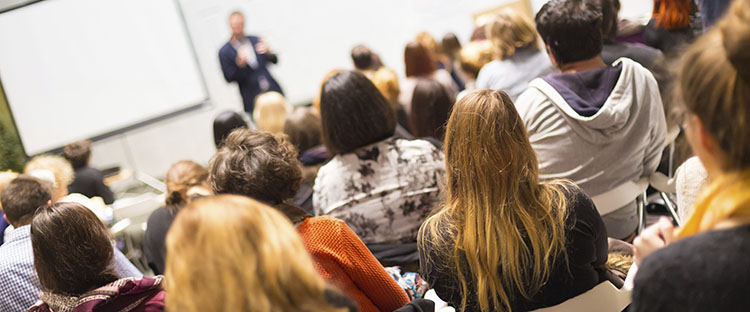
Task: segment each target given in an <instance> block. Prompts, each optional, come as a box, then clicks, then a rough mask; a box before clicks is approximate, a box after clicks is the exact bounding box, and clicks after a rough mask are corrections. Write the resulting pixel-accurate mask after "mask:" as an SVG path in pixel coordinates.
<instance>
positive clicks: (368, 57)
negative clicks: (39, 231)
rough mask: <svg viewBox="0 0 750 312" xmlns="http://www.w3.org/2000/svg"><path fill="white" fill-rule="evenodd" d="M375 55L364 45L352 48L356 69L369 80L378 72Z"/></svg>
mask: <svg viewBox="0 0 750 312" xmlns="http://www.w3.org/2000/svg"><path fill="white" fill-rule="evenodd" d="M374 60H375V59H374V55H373V53H372V51H370V49H369V48H367V47H366V46H364V45H361V44H359V45H357V46H355V47H354V48H352V62H353V63H354V69H356V70H358V71H359V72H361V73H362V74H364V75H365V76H367V77H368V78H370V77H371V76H372V73H373V72H374V71H375V70H376V68H375V66H374V65H375V62H374Z"/></svg>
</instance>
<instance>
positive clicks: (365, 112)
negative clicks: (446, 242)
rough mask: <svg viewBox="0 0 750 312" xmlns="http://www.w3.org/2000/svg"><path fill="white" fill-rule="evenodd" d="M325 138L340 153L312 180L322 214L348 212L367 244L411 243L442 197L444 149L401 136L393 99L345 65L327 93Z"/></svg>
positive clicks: (346, 217)
mask: <svg viewBox="0 0 750 312" xmlns="http://www.w3.org/2000/svg"><path fill="white" fill-rule="evenodd" d="M320 109H321V118H322V121H323V142H324V144H325V145H326V147H327V148H328V151H329V152H330V153H331V154H332V155H335V156H333V159H331V161H329V162H328V163H327V164H325V165H324V166H323V167H321V168H320V170H319V171H318V177H317V178H316V179H315V186H314V187H313V206H314V209H315V213H316V214H318V215H322V214H327V215H331V216H334V217H337V218H341V219H343V220H344V221H346V223H347V224H348V225H349V226H350V227H351V228H352V229H353V230H354V232H355V233H357V235H358V236H359V237H360V238H361V239H362V240H363V241H364V242H365V243H367V244H396V243H409V242H414V241H415V240H416V234H417V230H418V229H419V224H421V223H422V221H423V220H424V219H425V218H426V217H427V215H429V213H430V212H431V211H432V209H433V208H434V207H435V206H436V205H437V204H438V202H439V201H440V192H441V189H442V187H443V185H441V183H442V180H443V176H444V174H445V164H444V162H443V153H442V152H441V151H440V150H439V149H438V148H436V147H435V146H434V145H433V144H431V143H430V142H427V141H423V140H411V141H409V140H404V139H398V138H394V137H392V136H393V133H394V128H395V124H396V122H395V118H394V115H393V111H392V110H391V108H390V105H389V104H388V101H387V100H386V99H385V98H384V97H383V95H382V94H380V92H378V89H377V88H375V86H374V85H373V84H372V83H371V82H370V81H369V80H368V79H367V78H366V77H365V76H363V75H362V74H360V73H358V72H352V71H341V72H339V73H337V74H335V75H333V77H331V78H330V79H328V81H326V83H325V84H324V85H323V89H322V95H321V105H320Z"/></svg>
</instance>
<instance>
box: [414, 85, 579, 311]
mask: <svg viewBox="0 0 750 312" xmlns="http://www.w3.org/2000/svg"><path fill="white" fill-rule="evenodd" d="M443 147H444V149H445V161H446V172H447V177H446V178H447V183H446V185H447V191H448V192H447V196H446V203H445V207H444V208H443V209H442V210H440V211H439V212H438V213H436V214H435V215H433V216H432V217H430V218H428V219H427V221H425V223H424V225H423V226H422V228H421V229H420V235H419V244H420V245H422V246H424V245H425V241H424V237H425V235H427V237H431V238H432V239H433V241H432V242H431V244H433V246H436V248H437V249H438V253H439V254H441V255H442V258H443V259H444V260H443V261H445V260H448V261H449V265H451V266H452V267H454V268H455V270H456V272H470V274H471V278H468V277H466V276H464V275H463V274H462V273H456V274H457V276H458V279H459V285H460V287H461V291H462V293H464V294H472V295H471V296H476V297H475V298H469V299H472V300H473V301H475V302H478V303H479V306H480V307H481V310H483V311H489V310H496V309H497V310H499V309H502V310H510V302H511V301H515V300H522V299H526V300H530V299H531V298H532V297H533V296H534V295H535V294H536V292H538V291H539V289H540V288H541V286H542V285H544V283H546V281H547V280H548V278H549V276H550V273H551V271H552V269H553V268H554V265H555V261H557V258H558V255H560V254H561V253H562V251H563V250H564V249H565V233H564V218H565V213H564V211H565V197H564V196H563V195H562V190H561V188H559V187H557V184H556V183H552V184H551V185H540V184H539V178H538V167H537V162H536V156H535V154H534V150H533V149H532V148H531V144H530V143H529V140H528V138H527V134H526V130H525V127H524V124H523V121H522V120H521V118H520V116H519V115H518V113H517V112H516V109H515V106H514V105H513V102H512V101H511V100H510V98H509V97H508V95H507V94H505V93H504V92H502V91H493V90H487V89H482V90H475V91H472V92H470V93H469V94H467V95H466V96H464V97H463V98H461V100H459V101H458V102H457V103H456V104H455V105H454V107H453V112H452V114H451V117H450V120H449V121H448V126H447V130H446V134H445V143H444V145H443ZM444 233H452V236H453V237H452V239H451V240H448V239H446V238H445V234H444ZM465 250H477V251H478V252H462V251H465ZM461 257H464V258H465V260H462V259H461ZM428 261H429V260H428ZM467 264H468V267H467ZM498 268H499V270H500V272H499V273H500V274H498ZM469 280H473V281H474V282H475V283H471V284H470V283H469V282H468V281H469ZM466 297H467V296H464V298H463V301H462V306H464V305H465V304H466V300H467V298H466Z"/></svg>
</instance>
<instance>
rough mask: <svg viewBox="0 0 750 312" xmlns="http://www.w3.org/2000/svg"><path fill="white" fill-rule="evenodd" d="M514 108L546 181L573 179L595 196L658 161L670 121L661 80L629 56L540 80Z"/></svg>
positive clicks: (650, 169) (634, 177) (650, 171)
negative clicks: (659, 83) (663, 99)
mask: <svg viewBox="0 0 750 312" xmlns="http://www.w3.org/2000/svg"><path fill="white" fill-rule="evenodd" d="M516 109H517V110H518V113H519V114H520V116H521V118H522V119H523V120H524V123H525V125H526V130H527V131H528V134H529V140H530V141H531V145H532V147H533V148H534V150H535V151H536V154H537V158H538V160H539V169H540V176H541V178H542V179H543V180H549V179H570V180H572V181H573V182H575V183H576V184H577V185H578V186H580V187H581V189H583V191H584V192H585V193H586V194H588V195H589V196H592V197H593V196H597V195H600V194H602V193H605V192H607V191H609V190H611V189H614V188H615V187H617V186H620V185H621V184H623V183H625V182H628V181H637V180H639V179H640V178H642V177H648V176H650V175H651V174H653V173H654V172H655V171H656V167H657V166H658V164H659V161H660V160H661V154H662V150H663V148H664V141H665V137H666V133H667V124H666V120H665V117H664V108H663V106H662V102H661V97H660V96H659V87H658V85H657V83H656V80H655V79H654V77H653V75H652V74H651V72H650V71H649V70H647V69H645V68H644V67H643V66H641V65H640V64H638V63H636V62H635V61H633V60H631V59H628V58H621V59H618V60H617V61H615V62H614V63H613V65H612V66H608V67H605V68H599V69H591V70H586V71H582V72H578V73H555V74H551V75H548V76H545V77H543V78H538V79H535V80H533V81H531V82H530V83H529V88H528V89H527V90H526V91H524V93H523V94H521V95H520V96H519V98H518V100H517V101H516ZM600 213H602V214H605V213H607V212H602V211H600Z"/></svg>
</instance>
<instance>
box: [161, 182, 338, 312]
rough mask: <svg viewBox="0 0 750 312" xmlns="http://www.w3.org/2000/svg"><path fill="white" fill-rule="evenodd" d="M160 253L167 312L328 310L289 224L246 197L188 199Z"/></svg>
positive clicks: (322, 284)
mask: <svg viewBox="0 0 750 312" xmlns="http://www.w3.org/2000/svg"><path fill="white" fill-rule="evenodd" d="M167 254H168V255H169V257H167V266H166V274H165V275H166V277H167V282H166V290H167V292H168V293H169V296H167V299H166V306H167V309H168V310H170V311H187V312H193V311H333V310H334V309H333V308H332V307H331V306H329V305H328V304H327V303H326V302H325V298H324V291H325V282H324V281H323V279H322V278H321V277H320V276H318V273H317V272H316V271H315V268H314V267H313V263H312V261H311V259H310V257H309V256H308V253H307V251H306V250H305V248H304V246H303V244H302V240H301V239H300V237H299V235H298V234H297V232H296V230H295V229H294V227H293V226H292V224H291V223H290V222H289V220H287V219H286V218H285V217H284V216H282V215H281V214H280V213H278V212H277V211H275V210H274V209H272V208H270V207H268V206H266V205H264V204H261V203H259V202H257V201H254V200H252V199H249V198H246V197H241V196H234V195H219V196H215V197H207V198H200V199H197V200H195V201H193V202H192V203H190V204H188V206H187V207H185V208H184V209H183V211H182V212H180V214H179V215H178V216H177V218H176V219H175V221H174V223H173V224H172V227H171V229H170V231H169V234H168V235H167ZM207 255H210V256H207ZM196 281H200V282H198V283H196Z"/></svg>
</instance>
